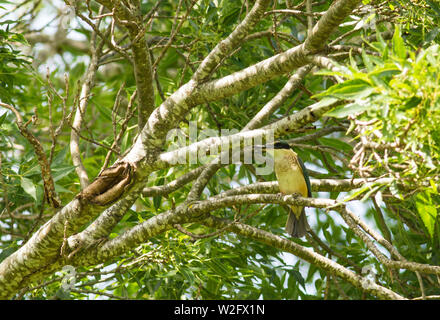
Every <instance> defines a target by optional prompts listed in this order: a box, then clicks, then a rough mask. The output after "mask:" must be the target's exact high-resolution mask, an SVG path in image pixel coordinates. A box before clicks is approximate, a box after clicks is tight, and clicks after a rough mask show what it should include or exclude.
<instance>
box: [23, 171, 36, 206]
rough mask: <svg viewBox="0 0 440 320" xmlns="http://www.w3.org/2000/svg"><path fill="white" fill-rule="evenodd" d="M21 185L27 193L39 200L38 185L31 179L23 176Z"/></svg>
mask: <svg viewBox="0 0 440 320" xmlns="http://www.w3.org/2000/svg"><path fill="white" fill-rule="evenodd" d="M21 187H22V188H23V190H24V191H25V192H26V193H27V194H29V195H30V196H31V197H32V198H34V199H35V201H37V187H36V186H35V184H34V182H33V181H32V180H31V179H28V178H25V177H21Z"/></svg>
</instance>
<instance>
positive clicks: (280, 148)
mask: <svg viewBox="0 0 440 320" xmlns="http://www.w3.org/2000/svg"><path fill="white" fill-rule="evenodd" d="M261 149H262V150H266V152H267V153H269V154H270V155H271V156H272V157H274V158H278V157H279V156H283V155H284V154H286V153H292V152H293V150H292V149H291V147H290V145H289V144H288V143H287V142H286V141H283V140H278V141H275V142H274V143H270V144H266V145H263V146H261Z"/></svg>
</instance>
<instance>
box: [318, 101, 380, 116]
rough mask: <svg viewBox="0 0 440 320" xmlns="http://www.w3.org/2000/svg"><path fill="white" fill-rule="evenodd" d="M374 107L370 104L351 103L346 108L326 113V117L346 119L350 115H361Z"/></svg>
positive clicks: (337, 108) (342, 107)
mask: <svg viewBox="0 0 440 320" xmlns="http://www.w3.org/2000/svg"><path fill="white" fill-rule="evenodd" d="M374 107H375V106H374V105H370V104H364V105H360V104H358V103H349V104H347V105H345V106H339V107H336V108H335V109H333V110H331V111H329V112H326V113H325V114H324V115H325V116H327V117H335V118H345V117H347V116H349V115H352V114H359V113H362V112H364V111H366V110H369V109H371V108H374Z"/></svg>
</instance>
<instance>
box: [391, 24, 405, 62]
mask: <svg viewBox="0 0 440 320" xmlns="http://www.w3.org/2000/svg"><path fill="white" fill-rule="evenodd" d="M393 53H394V54H395V55H396V56H397V57H399V58H400V59H405V58H406V49H405V43H404V42H403V39H402V37H401V36H400V28H399V26H398V25H396V28H395V30H394V36H393Z"/></svg>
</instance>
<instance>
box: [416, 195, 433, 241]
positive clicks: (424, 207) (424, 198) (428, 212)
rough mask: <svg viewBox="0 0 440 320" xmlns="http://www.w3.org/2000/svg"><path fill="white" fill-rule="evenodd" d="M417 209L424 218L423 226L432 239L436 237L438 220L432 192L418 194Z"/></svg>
mask: <svg viewBox="0 0 440 320" xmlns="http://www.w3.org/2000/svg"><path fill="white" fill-rule="evenodd" d="M416 208H417V211H418V212H419V215H420V218H422V221H423V224H424V225H425V227H426V229H428V232H429V235H430V236H431V238H433V237H434V226H435V220H436V219H437V208H436V206H435V204H434V203H433V202H432V198H431V192H430V191H425V192H421V193H419V194H417V196H416Z"/></svg>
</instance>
